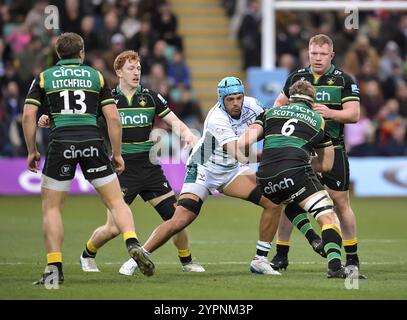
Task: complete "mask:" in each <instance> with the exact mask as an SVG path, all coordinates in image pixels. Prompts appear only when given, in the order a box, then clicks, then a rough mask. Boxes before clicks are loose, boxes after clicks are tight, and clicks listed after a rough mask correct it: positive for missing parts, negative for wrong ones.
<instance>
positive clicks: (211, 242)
mask: <svg viewBox="0 0 407 320" xmlns="http://www.w3.org/2000/svg"><path fill="white" fill-rule="evenodd" d="M405 241H406V240H403V239H358V244H361V243H364V242H373V243H398V242H405ZM190 243H191V244H225V243H227V244H231V243H233V244H235V243H248V242H247V241H239V240H234V241H233V242H230V241H228V240H224V241H218V240H213V241H208V240H190ZM273 246H275V241H273Z"/></svg>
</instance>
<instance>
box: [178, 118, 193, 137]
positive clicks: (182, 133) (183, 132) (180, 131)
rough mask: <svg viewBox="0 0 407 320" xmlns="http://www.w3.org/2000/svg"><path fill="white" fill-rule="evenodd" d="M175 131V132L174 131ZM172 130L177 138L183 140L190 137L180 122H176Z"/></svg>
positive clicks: (187, 130) (186, 128)
mask: <svg viewBox="0 0 407 320" xmlns="http://www.w3.org/2000/svg"><path fill="white" fill-rule="evenodd" d="M174 129H175V130H174ZM173 130H174V132H175V134H176V135H177V136H178V137H181V138H185V137H188V136H189V135H191V134H192V133H191V130H189V128H188V127H187V126H186V125H185V124H184V123H183V122H182V121H181V120H178V121H177V122H176V123H175V125H174V126H173Z"/></svg>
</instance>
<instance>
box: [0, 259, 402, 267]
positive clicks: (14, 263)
mask: <svg viewBox="0 0 407 320" xmlns="http://www.w3.org/2000/svg"><path fill="white" fill-rule="evenodd" d="M124 262H125V261H124V260H123V261H122V262H103V263H98V265H102V266H103V265H122V264H123V263H124ZM154 263H155V264H161V265H178V264H180V263H179V262H169V261H154ZM199 263H200V264H202V265H244V264H249V263H250V261H249V260H248V261H219V262H201V261H200V262H199ZM292 264H293V265H311V264H326V262H325V261H321V262H315V261H291V260H290V265H292ZM400 264H403V265H404V264H405V263H404V262H402V261H400V262H378V261H371V262H361V265H400ZM15 265H37V263H31V262H0V266H15ZM64 265H79V262H78V263H76V262H64Z"/></svg>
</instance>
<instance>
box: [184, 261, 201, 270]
mask: <svg viewBox="0 0 407 320" xmlns="http://www.w3.org/2000/svg"><path fill="white" fill-rule="evenodd" d="M182 270H183V271H186V272H205V268H204V267H203V266H201V265H200V264H199V263H197V262H194V261H191V262H188V263H187V264H183V265H182Z"/></svg>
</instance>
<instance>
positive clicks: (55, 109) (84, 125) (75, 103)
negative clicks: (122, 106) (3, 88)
mask: <svg viewBox="0 0 407 320" xmlns="http://www.w3.org/2000/svg"><path fill="white" fill-rule="evenodd" d="M25 103H26V104H31V105H35V106H37V107H41V108H45V109H44V113H46V114H47V115H48V116H49V117H50V120H51V137H52V138H55V137H59V138H65V137H67V136H69V137H72V135H74V136H76V137H78V138H80V137H81V136H82V137H87V138H93V137H98V136H100V134H99V131H98V129H97V125H96V117H97V115H98V114H99V113H100V110H99V109H100V108H102V107H104V106H107V105H112V104H114V103H115V102H114V99H113V97H112V94H111V91H110V90H109V88H107V86H106V85H105V81H104V79H103V76H102V74H101V73H100V72H99V71H97V70H96V69H94V68H92V67H89V66H85V65H82V64H81V62H80V60H79V59H65V60H60V61H59V62H58V63H57V64H56V65H55V66H53V67H51V68H48V69H46V70H45V71H43V72H41V73H40V74H39V75H38V77H36V79H34V81H33V83H32V85H31V87H30V90H29V92H28V95H27V98H26V100H25Z"/></svg>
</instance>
